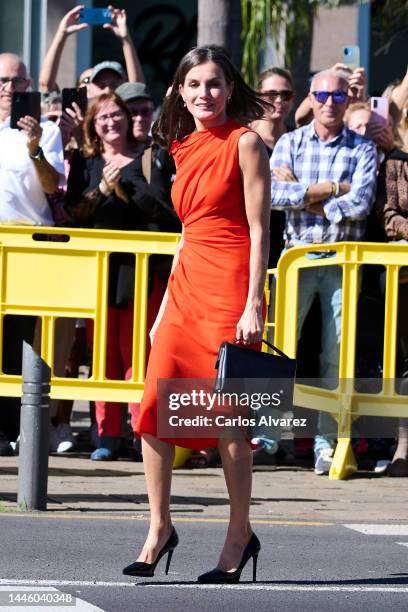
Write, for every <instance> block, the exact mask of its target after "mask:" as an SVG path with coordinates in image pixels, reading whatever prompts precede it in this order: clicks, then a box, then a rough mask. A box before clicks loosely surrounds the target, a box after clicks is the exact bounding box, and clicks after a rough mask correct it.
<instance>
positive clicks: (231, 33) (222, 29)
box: [197, 0, 242, 66]
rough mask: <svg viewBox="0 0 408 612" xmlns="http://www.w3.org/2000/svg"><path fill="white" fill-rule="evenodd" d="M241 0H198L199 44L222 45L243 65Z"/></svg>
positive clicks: (236, 62)
mask: <svg viewBox="0 0 408 612" xmlns="http://www.w3.org/2000/svg"><path fill="white" fill-rule="evenodd" d="M241 28H242V21H241V2H240V0H198V36H197V44H198V45H211V44H213V45H221V46H222V47H224V48H225V49H226V50H227V51H228V53H229V54H230V57H231V59H232V61H233V62H234V64H235V65H236V66H240V65H241V53H242V50H241V38H240V36H241Z"/></svg>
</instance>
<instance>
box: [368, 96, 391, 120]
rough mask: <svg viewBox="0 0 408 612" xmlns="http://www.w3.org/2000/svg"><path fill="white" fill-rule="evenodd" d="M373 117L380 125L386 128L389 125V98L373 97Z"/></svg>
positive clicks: (371, 101) (371, 103) (371, 102)
mask: <svg viewBox="0 0 408 612" xmlns="http://www.w3.org/2000/svg"><path fill="white" fill-rule="evenodd" d="M370 105H371V115H372V116H373V118H374V121H376V122H377V123H380V124H381V125H383V126H384V127H386V126H387V125H388V114H389V101H388V98H376V97H372V98H371V100H370Z"/></svg>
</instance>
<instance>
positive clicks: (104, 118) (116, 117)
mask: <svg viewBox="0 0 408 612" xmlns="http://www.w3.org/2000/svg"><path fill="white" fill-rule="evenodd" d="M124 116H125V113H124V112H123V111H121V110H118V111H115V112H113V113H108V114H106V115H98V116H97V117H95V122H96V123H99V125H103V124H104V123H108V121H109V119H112V121H114V122H115V123H116V121H120V120H121V119H123V117H124Z"/></svg>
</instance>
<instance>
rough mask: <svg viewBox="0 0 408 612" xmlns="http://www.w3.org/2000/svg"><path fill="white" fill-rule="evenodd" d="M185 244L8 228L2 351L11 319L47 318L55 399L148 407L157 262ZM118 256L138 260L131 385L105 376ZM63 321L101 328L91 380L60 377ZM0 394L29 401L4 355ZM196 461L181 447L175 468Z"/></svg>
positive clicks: (158, 237) (1, 251)
mask: <svg viewBox="0 0 408 612" xmlns="http://www.w3.org/2000/svg"><path fill="white" fill-rule="evenodd" d="M49 237H51V238H49ZM61 237H63V238H61ZM53 239H54V240H57V241H53ZM179 239H180V236H179V235H178V234H170V233H162V232H160V233H153V232H121V231H111V230H109V231H108V230H85V229H71V228H69V229H66V228H43V227H41V228H37V227H21V226H18V227H17V226H16V227H13V226H1V227H0V291H1V302H0V318H1V321H0V322H1V324H0V347H1V346H2V345H3V337H2V334H3V318H4V317H5V316H6V315H31V316H37V317H39V318H41V357H42V358H43V359H44V360H45V361H46V362H47V363H48V364H49V366H50V367H51V372H52V376H51V398H53V399H76V400H105V401H111V402H113V401H114V402H126V403H127V402H131V401H132V402H135V401H138V400H140V398H141V395H142V392H143V385H144V379H145V366H146V357H145V353H146V351H145V348H146V314H147V292H148V291H147V286H148V266H149V257H150V255H153V254H154V255H156V254H160V255H174V252H175V249H176V246H177V243H178V241H179ZM61 240H64V241H61ZM111 253H131V254H133V255H134V256H135V301H134V323H133V354H132V377H131V378H130V379H129V380H126V381H124V380H110V379H107V378H106V376H105V362H106V329H107V312H108V311H107V308H108V305H107V295H108V265H109V255H110V254H111ZM60 317H72V318H75V319H76V318H85V319H92V320H93V322H94V340H93V360H92V376H91V377H90V378H87V379H80V378H60V377H56V376H55V374H54V367H53V366H54V346H55V321H56V319H58V318H60ZM6 350H7V347H6ZM0 395H2V396H16V397H18V396H20V395H21V377H20V376H11V375H7V374H4V373H3V372H2V365H1V350H0ZM190 454H191V451H190V450H188V449H184V448H179V447H176V456H175V461H174V467H175V468H177V467H182V465H184V462H185V460H186V459H187V458H188V456H189V455H190Z"/></svg>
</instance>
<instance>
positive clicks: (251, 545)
mask: <svg viewBox="0 0 408 612" xmlns="http://www.w3.org/2000/svg"><path fill="white" fill-rule="evenodd" d="M260 550H261V543H260V541H259V540H258V538H257V537H256V535H255V534H254V533H253V534H252V535H251V537H250V539H249V542H248V544H247V545H246V546H245V549H244V552H243V553H242V559H241V563H240V564H239V566H238V567H237V569H236V570H235V571H234V572H225V571H224V570H221V569H218V567H216V568H215V569H213V570H211V571H210V572H206V573H205V574H201V576H199V577H198V578H197V582H203V583H206V584H211V583H214V582H220V583H222V582H227V583H228V582H230V583H235V582H239V579H240V577H241V573H242V570H243V569H244V567H245V565H246V564H247V563H248V561H249V559H250V558H251V557H252V559H253V570H252V582H256V567H257V563H258V554H259V551H260Z"/></svg>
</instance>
